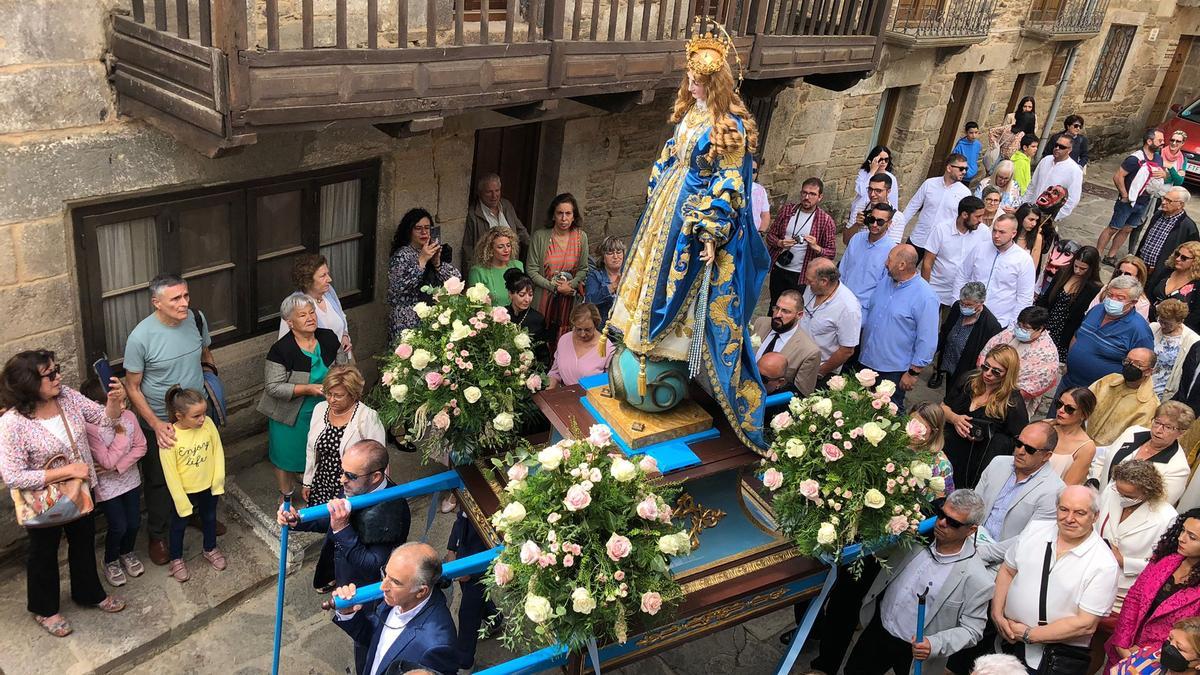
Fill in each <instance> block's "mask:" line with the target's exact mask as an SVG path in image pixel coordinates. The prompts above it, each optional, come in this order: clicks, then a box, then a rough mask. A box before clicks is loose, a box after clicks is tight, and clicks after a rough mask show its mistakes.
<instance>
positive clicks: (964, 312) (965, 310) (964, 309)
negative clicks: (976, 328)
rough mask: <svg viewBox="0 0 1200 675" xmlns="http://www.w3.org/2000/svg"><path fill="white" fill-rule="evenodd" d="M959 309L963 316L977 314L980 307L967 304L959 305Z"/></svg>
mask: <svg viewBox="0 0 1200 675" xmlns="http://www.w3.org/2000/svg"><path fill="white" fill-rule="evenodd" d="M958 311H959V312H962V315H963V316H975V312H978V311H979V308H978V307H967V306H965V305H959V306H958Z"/></svg>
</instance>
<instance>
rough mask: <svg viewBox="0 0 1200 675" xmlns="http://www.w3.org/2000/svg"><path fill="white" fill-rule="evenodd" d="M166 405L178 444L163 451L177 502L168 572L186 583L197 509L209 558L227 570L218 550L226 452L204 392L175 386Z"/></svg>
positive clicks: (213, 563) (217, 567) (164, 470)
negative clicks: (187, 549) (189, 532)
mask: <svg viewBox="0 0 1200 675" xmlns="http://www.w3.org/2000/svg"><path fill="white" fill-rule="evenodd" d="M166 403H167V413H168V414H169V415H170V416H171V420H170V421H171V423H172V424H173V425H174V426H175V445H172V446H171V447H169V448H161V449H160V450H159V455H160V457H161V458H162V467H163V476H164V477H165V478H166V480H167V489H169V490H170V491H171V499H172V500H173V501H174V502H175V513H173V514H172V515H171V533H170V537H169V539H168V549H169V551H170V554H171V562H170V566H169V567H168V571H169V572H170V574H171V576H172V577H175V580H176V581H178V582H180V583H183V582H185V581H187V580H188V579H189V578H191V575H190V574H189V573H188V568H187V564H185V563H184V562H183V533H184V531H185V530H186V529H187V525H188V517H189V516H191V515H192V510H193V509H195V510H196V511H198V512H199V515H200V524H201V526H202V530H203V533H204V552H203V555H204V559H205V560H207V561H208V562H209V563H211V564H212V566H213V567H214V568H215V569H217V570H218V571H220V570H223V569H225V566H226V562H225V556H224V554H222V553H221V550H220V549H219V548H217V495H220V494H224V492H225V450H224V448H223V447H221V437H220V435H219V434H218V433H217V427H216V425H214V424H213V422H212V420H211V419H209V417H208V415H207V412H208V403H207V401H205V400H204V396H203V395H202V394H201V393H200V392H198V391H196V390H194V389H183V388H182V387H180V386H179V385H175V386H174V387H171V388H170V389H168V390H167V395H166Z"/></svg>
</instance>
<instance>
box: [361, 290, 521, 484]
mask: <svg viewBox="0 0 1200 675" xmlns="http://www.w3.org/2000/svg"><path fill="white" fill-rule="evenodd" d="M422 290H424V291H425V292H426V293H429V294H430V295H431V296H433V299H434V304H433V305H432V306H431V305H428V304H426V303H423V302H419V303H417V304H416V305H415V306H414V307H413V309H414V310H415V311H416V313H417V316H418V317H420V319H421V323H420V325H418V326H417V327H416V328H414V329H406V330H404V331H403V332H402V333H401V335H400V341H399V343H398V344H396V345H395V347H394V348H393V350H392V351H391V352H389V353H387V354H384V355H382V356H380V357H379V361H380V366H381V371H382V380H383V386H381V387H378V388H376V389H375V390H374V391H373V392H372V396H371V399H370V403H371V404H372V406H373V407H375V409H376V410H378V411H379V418H380V420H381V421H382V422H383V424H384V425H385V426H386V427H387V428H389V429H401V430H403V433H404V437H403V439H402V440H404V441H407V442H409V443H413V444H414V445H416V446H417V447H418V448H420V449H421V451H422V453H423V454H424V455H425V458H426V459H434V460H437V461H443V462H444V461H446V459H447V458H448V459H449V460H450V461H451V462H452V463H454V464H456V465H457V464H465V463H468V462H470V461H472V460H474V459H475V458H476V457H478V456H480V455H482V454H485V453H488V452H496V451H501V450H507V449H509V448H512V447H513V445H514V441H515V439H516V438H517V432H516V431H514V429H518V428H519V427H520V425H521V422H522V420H523V419H524V418H525V416H526V415H527V414H528V413H529V412H530V411H531V410H533V408H534V405H533V400H532V397H533V394H534V392H536V391H538V390H540V389H541V388H542V384H543V376H544V373H543V372H542V370H541V365H540V364H538V363H537V361H536V360H535V359H534V355H533V352H532V351H531V344H532V340H531V338H530V336H529V333H528V332H526V330H525V329H524V328H522V327H521V326H518V325H517V324H514V323H512V322H511V320H510V317H509V314H508V310H507V309H505V308H504V307H493V306H492V302H491V298H490V297H489V295H488V290H487V287H486V286H484V285H483V284H475V285H474V286H472V287H470V288H466V286H465V285H464V284H463V282H462V280H461V279H458V278H451V279H448V280H447V281H446V283H445V284H444V285H443V286H437V287H425V288H423V289H422Z"/></svg>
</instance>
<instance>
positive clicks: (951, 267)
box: [921, 197, 991, 313]
mask: <svg viewBox="0 0 1200 675" xmlns="http://www.w3.org/2000/svg"><path fill="white" fill-rule="evenodd" d="M982 219H983V202H982V201H981V200H980V199H979V198H978V197H964V198H962V199H961V200H959V202H958V218H957V219H956V220H955V221H954V223H953V224H952V225H950V226H949V227H946V226H937V227H934V228H933V230H932V231H931V232H930V233H929V239H927V240H926V241H925V249H926V254H925V257H924V258H922V260H921V277H923V278H924V279H925V281H928V282H929V285H930V287H932V288H933V290H934V292H935V293H937V294H938V301H939V302H941V304H942V311H943V313H944V312H945V309H946V308H947V307H949V306H950V305H953V304H954V301H955V299H956V298H955V296H956V295H957V294H958V290H959V289H960V288H962V284H958V285H957V286H956V285H955V283H954V281H955V279H956V278H957V277H958V272H959V268H960V267H962V264H963V260H964V259H966V257H967V254H968V253H970V252H971V250H973V249H974V248H975V246H976V245H978V244H980V243H981V242H983V241H985V240H986V239H987V238H988V236H989V234H990V232H991V230H990V229H989V228H988V227H987V226H986V225H985V226H982V227H981V226H980V223H981V222H982Z"/></svg>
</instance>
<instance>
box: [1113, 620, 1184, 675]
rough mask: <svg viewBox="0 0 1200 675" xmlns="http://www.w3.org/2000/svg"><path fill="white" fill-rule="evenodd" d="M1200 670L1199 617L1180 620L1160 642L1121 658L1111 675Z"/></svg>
mask: <svg viewBox="0 0 1200 675" xmlns="http://www.w3.org/2000/svg"><path fill="white" fill-rule="evenodd" d="M1197 670H1200V617H1192V618H1190V619H1183V620H1181V621H1177V622H1176V623H1175V625H1174V626H1173V627H1172V628H1171V633H1170V635H1169V636H1168V637H1167V639H1166V640H1164V641H1163V643H1162V645H1161V646H1150V647H1141V648H1139V649H1137V650H1136V651H1134V652H1133V653H1131V654H1130V655H1129V656H1127V657H1125V658H1123V659H1121V660H1120V661H1119V662H1118V663H1117V665H1115V666H1113V667H1112V669H1111V670H1109V671H1108V672H1109V674H1110V675H1151V674H1156V673H1161V674H1162V675H1185V674H1188V675H1190V674H1192V673H1195V672H1196V671H1197Z"/></svg>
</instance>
